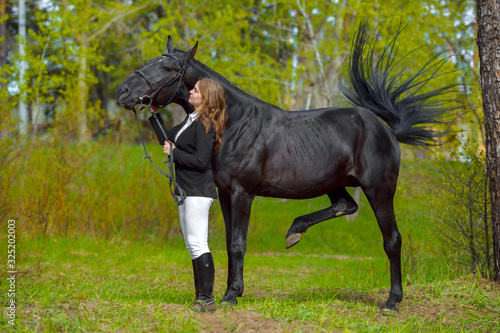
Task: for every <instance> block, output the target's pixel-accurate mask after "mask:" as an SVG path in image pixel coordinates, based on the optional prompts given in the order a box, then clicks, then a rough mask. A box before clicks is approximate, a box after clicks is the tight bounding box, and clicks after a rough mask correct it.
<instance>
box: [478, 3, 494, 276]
mask: <svg viewBox="0 0 500 333" xmlns="http://www.w3.org/2000/svg"><path fill="white" fill-rule="evenodd" d="M477 20H478V33H477V46H478V49H479V58H480V69H481V71H480V73H481V87H482V89H483V110H484V123H485V132H486V163H487V166H488V178H489V183H490V197H491V224H492V229H493V230H492V231H493V254H494V259H493V261H494V265H495V268H494V276H493V279H494V280H495V281H497V282H500V0H478V1H477Z"/></svg>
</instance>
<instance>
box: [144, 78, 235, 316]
mask: <svg viewBox="0 0 500 333" xmlns="http://www.w3.org/2000/svg"><path fill="white" fill-rule="evenodd" d="M189 94H190V96H189V102H190V103H191V104H192V105H193V106H194V109H195V110H194V112H192V113H190V114H189V115H188V116H187V117H186V119H185V120H184V121H183V122H182V123H180V124H178V125H176V126H174V127H173V128H171V129H170V130H166V129H164V130H165V133H166V134H167V140H166V141H164V142H163V144H164V147H163V152H164V153H165V154H167V155H169V156H170V155H172V156H173V158H174V163H175V176H176V181H177V183H178V184H179V187H181V188H183V189H184V191H186V195H187V197H186V200H185V201H184V203H183V204H182V205H180V206H179V219H180V223H181V229H182V234H183V235H184V240H185V243H186V247H187V249H188V251H189V254H190V255H191V259H192V263H193V273H194V285H195V290H196V299H195V301H194V302H193V304H192V305H191V309H192V310H194V311H196V312H212V311H215V310H216V305H215V299H214V296H213V289H214V274H215V269H214V261H213V257H212V254H211V253H210V249H209V248H208V242H207V239H208V213H209V210H210V206H211V205H212V202H213V200H214V199H215V198H216V197H217V192H216V189H215V183H214V180H213V176H212V168H211V160H212V156H213V154H214V153H215V152H217V151H218V149H219V147H220V145H221V143H222V134H223V133H224V130H225V127H226V122H227V112H226V109H227V100H226V94H225V92H224V89H223V87H222V86H221V85H220V84H219V83H217V82H215V81H213V80H209V79H202V80H200V81H198V82H197V83H196V85H195V86H194V89H193V90H191V91H190V92H189ZM153 110H154V111H155V113H157V112H158V111H157V107H153ZM157 117H160V115H159V114H157ZM152 118H153V117H151V118H150V121H151V124H152V125H153V128H154V129H155V132H156V133H157V135H158V134H159V133H161V132H160V131H159V128H158V125H157V124H156V122H154V121H153V119H152ZM160 123H161V124H162V125H163V120H161V118H160ZM163 127H165V126H164V125H163ZM158 137H159V138H160V137H161V136H159V135H158ZM171 143H172V150H171V148H170V144H171ZM177 194H178V193H177Z"/></svg>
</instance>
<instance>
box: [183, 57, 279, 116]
mask: <svg viewBox="0 0 500 333" xmlns="http://www.w3.org/2000/svg"><path fill="white" fill-rule="evenodd" d="M191 61H193V62H194V64H195V65H196V66H198V67H200V68H201V69H202V70H203V71H205V72H208V73H209V74H210V77H207V78H210V79H214V80H215V81H217V82H219V83H220V84H221V85H222V86H223V87H224V88H226V89H228V90H230V91H235V92H236V93H237V94H241V95H243V96H245V97H246V98H248V99H250V100H252V101H254V102H257V103H263V104H268V105H271V106H273V107H275V108H278V109H281V108H279V107H278V106H276V105H273V104H271V103H268V102H265V101H263V100H261V99H259V98H257V97H255V96H252V95H250V94H249V93H247V92H246V91H244V90H242V89H241V88H239V87H238V86H237V85H235V84H234V83H232V82H231V81H229V80H228V79H226V78H225V77H224V76H222V75H221V74H219V73H217V72H216V71H214V70H213V69H211V68H210V67H208V66H207V65H205V64H204V63H202V62H201V61H199V60H197V59H195V58H193V59H192V60H191ZM200 79H202V78H200Z"/></svg>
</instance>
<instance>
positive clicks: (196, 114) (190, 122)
mask: <svg viewBox="0 0 500 333" xmlns="http://www.w3.org/2000/svg"><path fill="white" fill-rule="evenodd" d="M196 118H198V113H196V112H193V113H190V114H189V116H188V120H187V121H186V123H185V124H184V126H182V128H181V129H180V130H179V132H177V135H176V136H175V141H177V139H178V138H179V135H181V133H182V132H184V131H185V130H186V128H188V127H189V125H191V124H192V123H193V121H195V120H196Z"/></svg>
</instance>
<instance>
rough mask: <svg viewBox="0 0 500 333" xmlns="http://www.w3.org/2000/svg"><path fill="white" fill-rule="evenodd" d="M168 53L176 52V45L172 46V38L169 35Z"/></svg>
mask: <svg viewBox="0 0 500 333" xmlns="http://www.w3.org/2000/svg"><path fill="white" fill-rule="evenodd" d="M167 51H168V53H172V52H174V45H173V44H172V37H171V36H170V35H168V40H167Z"/></svg>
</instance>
